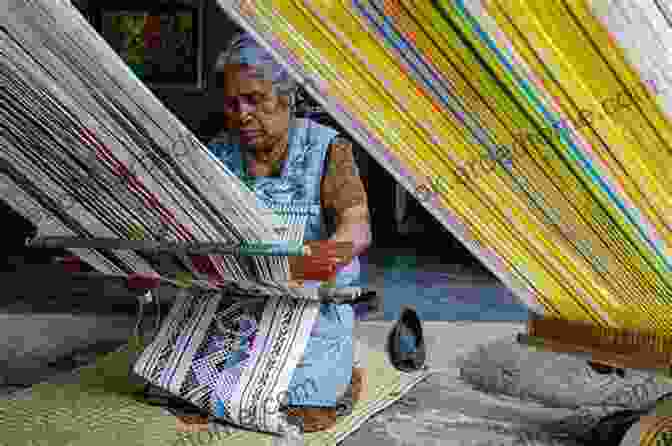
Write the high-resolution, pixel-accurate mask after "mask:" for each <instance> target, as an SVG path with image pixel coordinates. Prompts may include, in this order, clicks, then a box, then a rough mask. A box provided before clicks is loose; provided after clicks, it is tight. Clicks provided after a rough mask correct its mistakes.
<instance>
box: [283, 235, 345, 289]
mask: <svg viewBox="0 0 672 446" xmlns="http://www.w3.org/2000/svg"><path fill="white" fill-rule="evenodd" d="M307 245H308V247H309V248H310V255H308V256H299V257H292V258H290V270H291V272H292V279H293V280H321V281H329V280H332V279H333V278H334V277H336V272H337V271H338V269H339V267H342V266H343V265H345V264H347V263H348V259H349V258H350V257H351V256H352V243H345V242H336V241H333V240H320V241H313V242H308V243H307Z"/></svg>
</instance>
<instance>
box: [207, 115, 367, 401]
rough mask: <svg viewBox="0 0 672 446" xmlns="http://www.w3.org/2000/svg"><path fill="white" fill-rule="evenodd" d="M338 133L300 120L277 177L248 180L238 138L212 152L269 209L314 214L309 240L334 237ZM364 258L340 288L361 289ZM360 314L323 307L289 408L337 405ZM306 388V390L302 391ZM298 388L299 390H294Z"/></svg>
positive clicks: (347, 271)
mask: <svg viewBox="0 0 672 446" xmlns="http://www.w3.org/2000/svg"><path fill="white" fill-rule="evenodd" d="M337 134H338V132H336V131H335V130H334V129H332V128H330V127H326V126H323V125H321V124H318V123H316V122H313V121H310V120H307V119H297V120H296V121H295V125H294V127H293V128H292V129H290V138H289V141H290V145H289V148H288V153H287V159H286V161H285V164H284V166H283V168H282V173H281V174H280V176H277V177H256V178H250V177H248V176H247V172H246V168H245V164H244V160H243V156H242V152H241V148H240V145H239V144H238V143H237V142H236V141H235V140H234V138H230V139H227V140H226V141H225V142H218V141H214V142H211V143H210V144H209V145H208V149H209V150H210V151H211V152H212V153H213V154H214V155H215V156H216V157H217V158H219V159H220V160H221V161H222V162H224V164H225V165H226V166H227V167H228V168H229V170H231V171H232V172H233V173H234V174H235V175H237V176H238V177H240V178H241V179H244V180H245V181H246V182H247V183H248V185H249V186H250V188H251V189H252V190H253V191H254V193H255V195H256V196H257V198H258V199H259V200H261V201H262V202H263V203H264V204H265V205H266V206H268V207H270V208H272V209H274V210H275V211H276V212H278V213H280V214H282V213H287V212H291V213H299V214H303V215H307V216H308V222H307V224H306V228H305V233H304V240H305V241H313V240H323V239H326V238H328V234H327V231H326V225H325V221H324V215H323V212H322V206H321V201H320V197H321V194H320V186H321V182H322V176H323V174H324V167H325V160H326V155H327V149H328V147H329V144H330V143H331V141H332V140H333V139H334V137H335V136H336V135H337ZM359 279H360V263H359V259H358V258H356V257H355V258H354V259H353V260H352V262H351V263H350V264H349V265H347V266H346V267H345V268H343V269H342V270H341V271H339V273H338V275H337V277H336V286H338V287H342V286H356V285H359ZM353 324H354V312H353V309H352V306H351V305H349V304H344V305H336V304H321V305H320V312H319V315H318V317H317V319H316V321H315V325H314V326H313V330H312V332H311V336H310V338H309V340H308V345H307V347H306V350H305V352H304V356H303V359H302V360H301V361H300V362H299V365H298V366H297V368H296V370H295V372H294V375H293V377H292V380H291V381H290V385H289V389H288V401H287V403H288V404H289V405H301V406H317V407H334V406H335V405H336V400H337V398H338V397H339V396H340V395H341V394H342V393H343V392H344V391H345V389H346V388H347V386H348V384H349V383H350V380H351V377H352V365H353V332H352V330H353ZM299 388H301V389H302V391H298V389H299ZM293 389H297V391H293Z"/></svg>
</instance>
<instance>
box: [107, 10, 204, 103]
mask: <svg viewBox="0 0 672 446" xmlns="http://www.w3.org/2000/svg"><path fill="white" fill-rule="evenodd" d="M101 3H103V2H101ZM204 9H205V0H173V1H157V0H136V1H134V2H130V1H114V2H109V3H107V4H106V3H103V6H98V7H97V8H96V11H95V12H94V16H95V22H96V23H95V26H96V28H97V30H98V32H99V33H100V35H101V36H102V37H103V39H105V41H106V42H107V43H108V44H109V45H110V46H111V47H112V48H113V49H114V50H115V51H116V53H117V54H118V55H119V56H120V57H121V58H122V59H123V60H124V61H125V62H126V63H127V64H128V66H129V68H130V69H131V70H132V71H133V73H135V75H136V76H137V77H138V78H139V79H140V80H141V81H143V82H144V83H145V84H146V85H147V86H148V87H150V88H151V89H180V90H186V91H203V90H204V89H205V76H204V60H203V59H204V56H205V51H204V32H203V28H204V20H205V15H204Z"/></svg>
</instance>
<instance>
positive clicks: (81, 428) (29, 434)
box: [0, 343, 430, 446]
mask: <svg viewBox="0 0 672 446" xmlns="http://www.w3.org/2000/svg"><path fill="white" fill-rule="evenodd" d="M362 347H363V349H364V351H365V352H366V355H367V356H366V357H367V378H368V385H367V389H366V391H365V393H364V397H363V398H362V401H361V402H360V403H359V404H357V406H355V409H354V411H353V413H352V414H351V415H349V416H347V417H343V418H342V419H340V421H339V422H338V424H337V425H336V426H335V427H334V428H333V429H330V430H328V431H324V432H318V433H313V434H306V436H305V444H306V445H312V446H321V445H335V444H337V443H339V442H340V441H342V440H343V439H345V438H346V437H347V436H348V435H350V434H351V433H353V432H354V431H355V430H357V429H358V428H359V427H360V426H361V425H362V424H363V423H364V422H365V421H366V420H368V419H369V418H370V417H372V416H373V415H374V414H376V413H377V412H379V411H381V410H383V409H384V408H385V407H387V406H389V405H390V404H392V403H394V402H395V401H397V400H399V399H400V398H401V397H402V396H403V395H404V394H405V393H406V392H408V391H409V390H410V389H411V388H412V387H413V386H415V385H416V384H417V383H418V382H420V381H422V380H423V379H425V378H426V377H427V376H428V375H429V373H430V372H429V371H423V372H419V373H415V374H404V373H400V372H398V371H396V370H395V369H394V368H392V366H391V365H390V364H389V362H388V361H387V358H386V356H385V354H384V353H383V352H378V351H374V350H371V348H370V347H368V346H366V345H362ZM137 351H139V347H138V346H137V344H135V343H131V344H128V345H127V346H126V347H124V348H122V349H120V350H118V351H116V352H113V353H110V354H108V355H106V356H102V357H101V358H100V359H99V360H98V361H97V362H96V363H95V364H94V365H93V366H90V367H85V368H82V369H79V370H78V371H77V372H75V373H76V379H75V380H74V382H73V383H69V384H49V383H44V384H38V385H36V386H34V387H33V388H32V389H31V392H30V393H29V394H27V395H26V396H25V397H21V398H16V399H9V400H3V401H1V402H0V426H1V429H0V430H1V431H2V435H1V436H0V445H2V446H10V445H11V446H80V445H81V446H91V445H95V446H107V445H110V446H119V445H124V446H136V445H137V446H154V445H156V446H159V445H161V446H164V445H165V446H168V445H170V446H172V445H199V446H201V445H203V446H204V445H213V446H214V445H225V444H226V446H238V445H240V446H243V445H250V444H254V445H259V446H264V445H268V446H271V445H272V444H273V443H274V440H275V441H277V437H275V436H273V435H269V434H263V433H258V432H250V431H245V430H242V429H238V428H234V427H231V428H230V429H226V430H225V431H223V432H210V433H208V432H204V433H181V432H177V431H176V420H175V418H174V417H173V416H172V415H167V414H166V412H165V411H164V410H163V409H162V408H158V407H152V406H148V405H145V404H143V403H142V402H139V401H136V400H135V399H134V397H133V396H132V395H131V394H132V393H133V392H135V391H138V390H140V389H141V387H142V386H141V385H140V384H134V383H132V382H131V381H130V380H129V379H128V371H129V366H130V363H131V360H132V359H131V358H133V357H134V352H137Z"/></svg>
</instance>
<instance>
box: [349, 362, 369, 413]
mask: <svg viewBox="0 0 672 446" xmlns="http://www.w3.org/2000/svg"><path fill="white" fill-rule="evenodd" d="M364 389H366V369H364V367H353V368H352V403H353V404H357V402H358V401H360V400H361V399H362V397H363V396H364Z"/></svg>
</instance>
